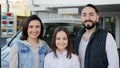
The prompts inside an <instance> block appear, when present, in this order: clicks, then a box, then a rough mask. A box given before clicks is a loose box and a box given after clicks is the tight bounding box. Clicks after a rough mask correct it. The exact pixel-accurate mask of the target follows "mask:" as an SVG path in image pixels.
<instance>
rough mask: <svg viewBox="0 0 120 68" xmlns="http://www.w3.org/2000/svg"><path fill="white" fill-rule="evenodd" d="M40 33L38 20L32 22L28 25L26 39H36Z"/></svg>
mask: <svg viewBox="0 0 120 68" xmlns="http://www.w3.org/2000/svg"><path fill="white" fill-rule="evenodd" d="M40 32H41V24H40V22H39V21H38V20H32V21H31V22H30V23H29V25H28V38H31V39H37V38H38V36H39V35H40Z"/></svg>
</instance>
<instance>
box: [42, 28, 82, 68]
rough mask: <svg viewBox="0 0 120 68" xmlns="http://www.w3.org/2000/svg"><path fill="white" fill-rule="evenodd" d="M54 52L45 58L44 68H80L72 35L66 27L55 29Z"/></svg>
mask: <svg viewBox="0 0 120 68" xmlns="http://www.w3.org/2000/svg"><path fill="white" fill-rule="evenodd" d="M52 50H53V52H51V53H49V54H47V55H46V57H45V61H44V68H80V63H79V59H78V56H77V55H75V54H74V51H73V48H72V43H71V40H70V35H69V32H68V30H67V28H65V27H64V26H59V27H57V28H56V29H55V31H54V34H53V38H52Z"/></svg>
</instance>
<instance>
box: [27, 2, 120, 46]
mask: <svg viewBox="0 0 120 68" xmlns="http://www.w3.org/2000/svg"><path fill="white" fill-rule="evenodd" d="M28 2H29V9H30V11H31V12H32V14H37V15H38V16H39V17H40V18H42V19H44V18H45V19H48V18H59V17H70V18H79V16H80V11H81V8H82V6H83V5H86V4H88V3H91V4H94V5H96V7H97V8H98V10H99V12H100V22H99V23H100V25H101V27H102V28H104V29H107V30H109V31H111V32H112V33H113V36H114V38H115V40H116V43H117V47H118V48H120V7H119V6H120V0H114V1H113V0H100V1H96V0H92V1H90V0H89V1H88V0H84V1H82V0H57V2H56V1H55V0H47V1H46V0H29V1H28Z"/></svg>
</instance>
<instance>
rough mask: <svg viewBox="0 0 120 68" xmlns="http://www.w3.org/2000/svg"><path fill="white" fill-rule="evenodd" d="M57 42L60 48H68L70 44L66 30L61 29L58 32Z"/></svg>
mask: <svg viewBox="0 0 120 68" xmlns="http://www.w3.org/2000/svg"><path fill="white" fill-rule="evenodd" d="M55 43H56V47H57V49H58V50H62V51H63V50H66V47H67V46H68V37H67V35H66V33H65V32H64V31H59V32H58V33H57V35H56V41H55Z"/></svg>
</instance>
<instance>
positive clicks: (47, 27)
mask: <svg viewBox="0 0 120 68" xmlns="http://www.w3.org/2000/svg"><path fill="white" fill-rule="evenodd" d="M58 26H65V27H66V28H67V29H68V30H69V32H70V36H71V38H72V40H73V39H74V38H75V37H76V35H77V33H78V32H79V30H80V29H81V28H82V25H81V24H76V23H44V34H43V36H44V38H43V39H44V40H45V41H46V42H47V43H48V44H49V45H51V41H50V40H51V39H52V35H53V32H54V29H55V28H56V27H58Z"/></svg>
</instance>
